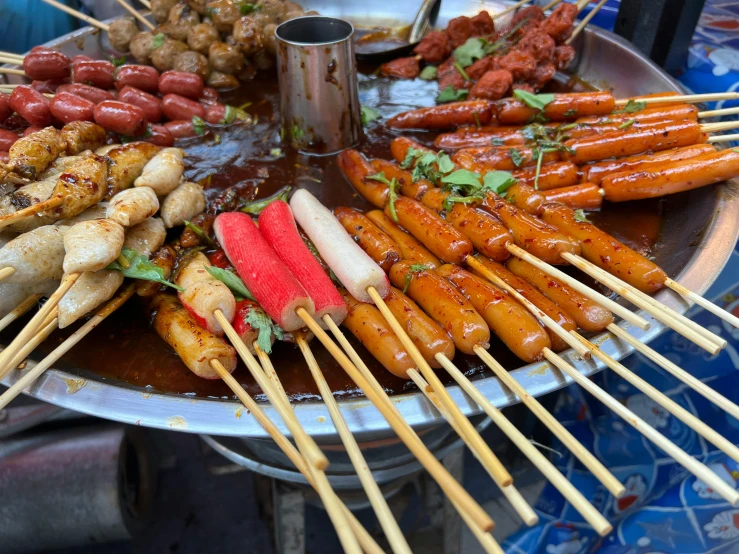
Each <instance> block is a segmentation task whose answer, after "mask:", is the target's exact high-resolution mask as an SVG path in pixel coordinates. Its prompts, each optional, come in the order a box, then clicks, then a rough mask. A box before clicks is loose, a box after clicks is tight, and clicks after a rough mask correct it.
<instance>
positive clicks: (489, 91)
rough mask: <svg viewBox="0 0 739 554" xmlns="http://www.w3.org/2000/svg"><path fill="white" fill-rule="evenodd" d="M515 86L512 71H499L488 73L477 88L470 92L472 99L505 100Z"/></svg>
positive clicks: (478, 83) (474, 87)
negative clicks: (509, 90)
mask: <svg viewBox="0 0 739 554" xmlns="http://www.w3.org/2000/svg"><path fill="white" fill-rule="evenodd" d="M512 84H513V76H512V75H511V72H510V71H506V70H505V69H498V70H497V71H488V72H487V73H485V75H483V76H482V77H481V78H480V80H479V81H477V83H475V86H473V87H472V89H471V90H470V98H485V99H486V100H498V99H500V98H503V97H504V96H505V94H506V92H508V89H509V88H511V85H512Z"/></svg>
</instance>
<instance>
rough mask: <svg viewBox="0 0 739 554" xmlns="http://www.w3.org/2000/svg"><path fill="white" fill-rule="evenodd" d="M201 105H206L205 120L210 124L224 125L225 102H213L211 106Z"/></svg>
mask: <svg viewBox="0 0 739 554" xmlns="http://www.w3.org/2000/svg"><path fill="white" fill-rule="evenodd" d="M201 104H202V105H204V106H206V108H205V117H204V118H203V119H205V121H207V122H208V123H210V124H211V125H225V123H226V106H225V104H221V103H220V102H218V103H216V104H213V105H211V106H208V105H207V104H203V102H201Z"/></svg>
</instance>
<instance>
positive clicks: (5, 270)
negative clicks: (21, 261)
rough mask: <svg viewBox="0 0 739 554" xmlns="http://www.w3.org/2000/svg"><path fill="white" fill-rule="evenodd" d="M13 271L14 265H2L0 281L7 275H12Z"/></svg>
mask: <svg viewBox="0 0 739 554" xmlns="http://www.w3.org/2000/svg"><path fill="white" fill-rule="evenodd" d="M13 273H15V268H14V267H4V268H2V269H0V281H4V280H5V279H7V278H8V277H10V276H12V275H13Z"/></svg>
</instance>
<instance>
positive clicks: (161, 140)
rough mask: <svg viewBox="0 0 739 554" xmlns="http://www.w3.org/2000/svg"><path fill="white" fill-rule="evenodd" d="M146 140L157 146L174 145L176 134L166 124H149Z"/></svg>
mask: <svg viewBox="0 0 739 554" xmlns="http://www.w3.org/2000/svg"><path fill="white" fill-rule="evenodd" d="M144 140H145V141H146V142H150V143H152V144H156V145H157V146H172V145H174V135H172V132H171V131H170V130H169V129H168V128H167V127H165V126H164V125H149V136H148V137H146V138H145V139H144Z"/></svg>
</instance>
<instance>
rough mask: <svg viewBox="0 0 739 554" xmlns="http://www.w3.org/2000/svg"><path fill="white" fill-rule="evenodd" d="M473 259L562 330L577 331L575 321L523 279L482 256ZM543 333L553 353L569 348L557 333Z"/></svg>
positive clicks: (548, 330) (482, 275) (484, 278)
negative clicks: (546, 336) (545, 334)
mask: <svg viewBox="0 0 739 554" xmlns="http://www.w3.org/2000/svg"><path fill="white" fill-rule="evenodd" d="M475 259H476V260H477V261H478V262H480V263H481V264H482V265H484V266H485V268H486V269H487V270H489V271H491V272H492V273H494V274H495V275H497V276H498V277H500V278H501V279H502V280H503V281H505V282H506V283H507V284H508V285H510V286H511V287H513V288H514V289H516V290H517V291H518V293H519V294H520V295H521V296H523V297H524V298H526V300H528V301H529V302H531V303H532V304H533V305H534V306H536V307H537V308H539V309H540V310H541V311H542V312H544V313H545V314H546V315H548V316H549V317H551V318H552V319H553V320H554V321H555V322H556V323H557V324H558V325H559V326H561V327H562V328H564V329H565V331H574V330H575V329H577V324H576V323H575V321H574V320H573V319H572V318H571V317H570V316H569V315H567V314H566V313H565V312H564V311H563V310H562V309H561V308H560V307H559V306H557V305H556V304H555V303H554V302H552V301H551V300H549V299H548V298H547V297H546V296H544V295H543V294H542V293H541V292H539V291H538V290H537V289H536V288H534V287H533V286H531V285H530V284H529V283H527V282H526V281H525V280H524V279H521V278H519V277H517V276H516V275H514V274H513V273H511V272H510V271H508V270H507V269H506V267H505V266H504V265H501V264H499V263H497V262H494V261H492V260H489V259H488V258H485V257H484V256H475ZM509 263H510V262H509ZM473 273H475V275H479V276H480V277H481V278H482V279H483V280H485V281H487V278H486V277H485V275H484V274H482V273H480V272H479V271H477V270H476V269H474V270H473ZM545 331H546V332H547V334H548V335H549V340H550V341H551V342H552V350H554V351H555V352H561V351H562V350H567V348H569V346H568V344H567V343H566V342H565V341H564V340H562V339H561V338H560V337H559V336H558V335H557V333H555V332H554V331H552V330H551V329H546V328H545Z"/></svg>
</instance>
